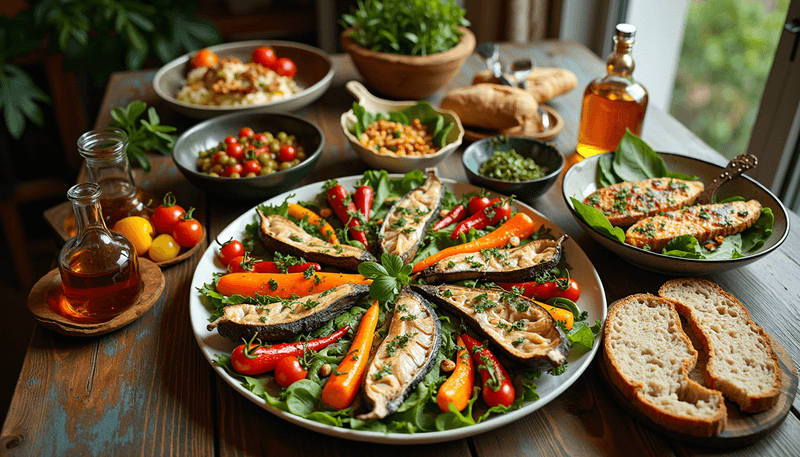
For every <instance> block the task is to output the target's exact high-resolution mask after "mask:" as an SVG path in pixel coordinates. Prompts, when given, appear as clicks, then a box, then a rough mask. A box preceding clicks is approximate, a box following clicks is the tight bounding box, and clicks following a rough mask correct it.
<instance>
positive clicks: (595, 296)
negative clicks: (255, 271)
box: [189, 175, 606, 444]
mask: <svg viewBox="0 0 800 457" xmlns="http://www.w3.org/2000/svg"><path fill="white" fill-rule="evenodd" d="M390 176H392V177H400V176H402V175H390ZM359 179H361V176H349V177H346V178H339V179H337V181H338V182H339V184H341V185H343V186H344V187H345V189H348V190H352V189H354V186H355V184H356V182H357V181H358V180H359ZM442 181H443V182H445V183H446V184H447V185H448V186H449V188H450V189H451V190H452V191H453V192H454V193H455V194H456V195H457V196H459V195H462V194H464V193H467V192H476V191H478V190H479V189H478V188H477V187H475V186H472V185H470V184H464V183H459V182H455V181H453V180H449V179H443V180H442ZM322 184H323V183H322V182H319V183H314V184H309V185H307V186H304V187H301V188H299V189H295V190H293V191H291V192H287V193H285V194H281V195H278V196H276V197H273V198H271V199H269V200H267V201H266V202H265V203H266V204H270V205H278V204H280V203H282V202H283V201H284V200H285V199H286V197H287V196H288V195H290V194H293V195H294V197H293V199H292V200H293V201H310V200H314V199H315V198H316V196H317V195H318V194H319V193H320V192H322ZM517 209H518V210H519V211H523V212H525V213H527V214H528V215H530V216H531V217H532V218H533V219H534V220H535V221H537V222H539V223H541V224H544V225H545V227H549V228H550V229H551V230H552V234H553V235H554V236H556V237H558V236H560V235H561V234H563V233H564V232H563V231H562V230H561V229H560V228H559V227H557V226H556V225H555V224H553V223H552V222H551V221H549V220H548V219H547V218H546V217H544V215H542V214H541V213H539V212H537V211H536V210H534V209H533V208H531V207H529V206H527V205H525V204H523V203H520V202H517ZM255 217H256V212H255V207H254V208H252V209H251V210H249V211H247V212H246V213H244V214H242V215H241V216H239V217H238V218H237V219H236V220H235V221H233V222H232V223H231V224H230V225H229V226H228V227H226V228H225V229H224V230H223V231H222V232H221V233H220V234H219V236H218V237H217V238H218V239H221V240H228V239H231V238H235V239H242V237H243V235H244V230H245V226H246V225H248V224H251V223H252V222H253V221H254V220H255ZM564 253H565V255H566V258H567V261H568V262H569V264H570V265H571V266H572V267H573V269H572V270H571V271H570V276H571V277H572V279H574V280H576V281H577V282H578V284H580V286H581V297H580V299H579V300H578V306H579V307H580V308H581V310H585V311H587V312H588V313H589V318H588V320H587V322H595V320H597V319H599V320H600V321H601V322H604V321H605V318H606V295H605V292H604V290H603V284H602V282H601V281H600V277H599V276H598V274H597V271H596V270H595V269H594V266H592V263H591V261H590V260H589V258H588V257H586V254H585V253H584V252H583V251H582V250H581V248H580V247H579V246H578V244H577V243H575V242H574V241H572V240H571V239H569V240H567V242H566V244H565V248H564ZM216 257H217V249H216V246H211V247H209V248H208V249H207V250H206V252H205V253H204V254H203V256H202V257H201V258H200V262H199V263H198V265H197V269H196V270H195V272H194V277H193V278H192V285H191V289H190V290H191V291H192V293H191V295H190V296H189V316H190V320H191V324H192V330H193V331H194V335H195V338H196V339H197V344H198V345H199V346H200V350H201V351H202V352H203V355H204V356H205V357H206V359H208V361H209V363H211V365H212V366H213V367H214V369H215V370H216V371H217V373H218V374H219V375H220V377H222V379H224V380H225V382H227V383H228V384H230V385H231V387H233V388H234V389H236V390H237V391H238V392H239V393H241V394H242V395H244V396H245V397H247V398H248V399H249V400H250V401H252V402H253V403H255V404H257V405H259V406H261V407H263V408H264V409H265V410H267V411H269V412H270V413H272V414H275V415H276V416H278V417H281V418H283V419H285V420H287V421H289V422H292V423H294V424H297V425H299V426H301V427H304V428H307V429H309V430H314V431H317V432H320V433H324V434H326V435H331V436H336V437H339V438H345V439H350V440H356V441H368V442H373V443H383V444H423V443H437V442H442V441H451V440H456V439H460V438H466V437H468V436H472V435H477V434H479V433H485V432H488V431H489V430H492V429H495V428H497V427H500V426H502V425H505V424H508V423H510V422H513V421H516V420H518V419H520V418H522V417H524V416H526V415H528V414H530V413H532V412H534V411H536V410H537V409H539V408H541V407H543V406H544V405H546V404H548V403H549V402H550V401H552V400H553V399H554V398H556V397H557V396H558V395H560V394H561V393H562V392H564V391H565V390H566V389H567V388H568V387H569V386H571V385H572V383H574V382H575V381H576V380H577V379H578V378H579V377H580V376H581V374H583V372H584V371H585V370H586V368H587V367H588V366H589V363H590V362H591V361H592V359H593V358H594V356H595V354H596V353H597V349H598V347H599V346H600V344H599V337H598V340H596V341H595V344H594V347H593V348H592V350H591V351H589V352H587V353H585V354H582V355H580V356H576V355H574V354H571V355H570V357H569V358H568V359H567V360H568V362H569V365H568V368H567V371H566V373H564V374H562V375H561V376H558V377H554V376H550V375H549V374H542V377H541V379H539V380H538V382H537V392H539V395H540V398H539V400H537V401H534V402H530V403H528V404H526V405H524V406H522V408H520V409H518V410H516V411H512V412H510V413H507V414H503V415H499V416H495V417H492V418H490V419H487V420H486V421H484V422H482V423H480V424H477V425H472V426H468V427H464V428H459V429H454V430H446V431H441V432H439V431H436V432H419V433H415V434H413V435H408V434H398V433H376V432H367V431H360V430H351V429H349V428H341V427H333V426H330V425H325V424H321V423H319V422H314V421H311V420H307V419H304V418H302V417H300V416H295V415H293V414H290V413H287V412H284V411H281V410H278V409H276V408H273V407H271V406H269V405H268V404H266V402H265V401H264V400H263V399H261V398H260V397H257V396H256V395H254V394H253V393H252V392H250V391H249V390H247V389H246V388H245V387H243V386H242V385H241V383H240V381H239V380H237V379H236V378H234V377H233V376H231V375H229V374H228V373H227V372H226V371H225V369H223V368H222V367H220V366H218V365H217V364H216V363H214V361H215V360H216V355H218V354H226V355H230V353H231V351H232V350H233V349H234V348H235V347H236V346H237V345H238V343H234V342H232V341H230V340H228V339H227V338H223V337H222V336H220V335H219V334H218V333H217V331H216V330H214V331H208V330H207V329H206V326H207V325H208V318H209V316H210V313H209V311H208V309H207V308H206V306H205V305H204V304H203V303H202V302H201V300H200V297H201V296H200V294H199V293H198V292H197V288H198V287H202V286H203V284H205V283H208V282H211V280H212V275H213V273H217V272H222V271H223V267H222V264H221V263H220V262H219V261H218V260H217V259H216Z"/></svg>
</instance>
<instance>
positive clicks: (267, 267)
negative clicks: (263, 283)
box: [228, 254, 322, 273]
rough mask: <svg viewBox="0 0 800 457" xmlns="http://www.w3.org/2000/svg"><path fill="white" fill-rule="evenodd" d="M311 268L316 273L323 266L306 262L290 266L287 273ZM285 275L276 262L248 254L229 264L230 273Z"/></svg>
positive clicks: (301, 271)
mask: <svg viewBox="0 0 800 457" xmlns="http://www.w3.org/2000/svg"><path fill="white" fill-rule="evenodd" d="M309 268H314V271H322V266H320V264H318V263H315V262H306V263H302V264H299V265H289V266H288V267H286V273H303V272H304V271H306V270H308V269H309ZM247 272H249V273H284V271H283V270H281V268H280V266H279V265H278V264H277V263H275V262H270V261H267V260H261V259H256V258H254V257H250V256H249V255H248V254H245V255H243V256H242V255H240V256H238V257H234V258H233V260H231V262H230V263H229V264H228V273H247Z"/></svg>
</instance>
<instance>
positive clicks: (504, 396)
mask: <svg viewBox="0 0 800 457" xmlns="http://www.w3.org/2000/svg"><path fill="white" fill-rule="evenodd" d="M482 395H483V401H485V402H486V404H487V405H489V406H490V407H491V406H497V405H505V406H511V404H512V403H514V395H515V393H514V387H512V385H511V383H510V382H503V383H500V388H499V389H498V390H497V392H495V391H494V390H492V388H491V387H489V386H488V385H487V386H484V388H483V392H482Z"/></svg>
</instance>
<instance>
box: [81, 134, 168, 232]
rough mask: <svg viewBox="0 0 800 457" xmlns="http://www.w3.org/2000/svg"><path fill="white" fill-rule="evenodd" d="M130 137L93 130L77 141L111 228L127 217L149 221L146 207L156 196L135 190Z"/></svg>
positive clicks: (106, 220) (107, 223)
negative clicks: (128, 150) (129, 156)
mask: <svg viewBox="0 0 800 457" xmlns="http://www.w3.org/2000/svg"><path fill="white" fill-rule="evenodd" d="M127 149H128V135H127V134H126V133H125V131H123V130H121V129H116V128H110V129H106V130H91V131H89V132H86V133H84V134H83V135H81V137H80V138H78V152H79V153H80V154H81V156H83V158H84V159H86V168H87V169H88V170H89V180H90V181H92V182H95V183H97V184H99V185H100V187H101V188H102V189H103V196H102V197H101V198H100V206H102V207H103V214H104V217H105V223H106V226H108V227H112V228H113V227H114V224H115V223H116V222H117V221H118V220H120V219H122V218H125V217H128V216H143V217H145V218H148V219H149V218H150V208H149V207H148V206H147V205H148V204H150V202H152V201H154V200H153V198H154V197H153V195H152V194H151V193H149V192H147V191H145V190H142V189H139V188H138V187H136V183H135V182H134V180H133V173H132V172H131V167H130V164H129V163H128V158H127V155H126V151H127Z"/></svg>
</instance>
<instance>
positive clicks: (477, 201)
mask: <svg viewBox="0 0 800 457" xmlns="http://www.w3.org/2000/svg"><path fill="white" fill-rule="evenodd" d="M491 201H492V200H490V199H489V197H481V196H478V195H476V196H474V197H472V198H471V199H469V203H468V204H467V208H468V209H469V213H470V214H475V213H477V212H478V211H480V210H482V209H483V208H486V207H487V206H489V203H491Z"/></svg>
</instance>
